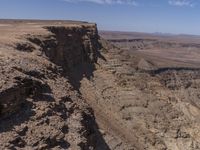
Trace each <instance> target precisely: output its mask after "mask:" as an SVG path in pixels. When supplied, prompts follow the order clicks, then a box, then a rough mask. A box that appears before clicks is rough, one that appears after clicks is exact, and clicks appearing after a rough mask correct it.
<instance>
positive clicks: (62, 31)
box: [28, 27, 110, 150]
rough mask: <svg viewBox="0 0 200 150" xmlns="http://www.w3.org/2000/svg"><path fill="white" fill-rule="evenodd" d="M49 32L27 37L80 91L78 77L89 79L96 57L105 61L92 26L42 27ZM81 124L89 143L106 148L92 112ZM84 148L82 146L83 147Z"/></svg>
mask: <svg viewBox="0 0 200 150" xmlns="http://www.w3.org/2000/svg"><path fill="white" fill-rule="evenodd" d="M45 29H47V30H48V31H49V32H51V34H50V35H49V36H47V37H41V36H34V37H28V40H29V41H30V42H31V43H33V44H36V45H37V46H39V47H40V51H41V53H42V55H45V57H48V59H49V60H50V61H51V62H53V63H54V64H56V65H57V66H60V67H61V68H62V71H61V72H58V73H59V74H60V73H61V74H62V75H63V76H65V77H66V78H67V79H69V82H70V84H71V85H72V86H73V88H74V90H76V91H78V92H79V94H80V95H81V93H80V90H79V89H80V85H81V83H80V82H81V80H82V79H83V78H87V79H89V80H90V79H92V77H93V76H94V75H93V72H94V71H95V63H97V60H98V59H103V60H104V61H106V59H105V57H104V56H103V55H101V53H100V49H101V48H102V45H101V43H100V42H99V35H98V32H97V29H96V28H88V27H81V28H77V27H71V28H65V27H45ZM83 124H85V126H86V127H87V130H88V132H89V133H86V134H88V135H86V137H89V139H88V140H89V143H90V145H92V146H93V147H94V148H95V149H102V150H109V149H110V148H109V146H108V145H107V144H106V142H105V140H104V138H103V135H102V134H101V133H100V132H99V127H98V125H97V123H96V121H95V119H94V116H89V115H88V116H87V115H84V122H83ZM83 149H85V148H83Z"/></svg>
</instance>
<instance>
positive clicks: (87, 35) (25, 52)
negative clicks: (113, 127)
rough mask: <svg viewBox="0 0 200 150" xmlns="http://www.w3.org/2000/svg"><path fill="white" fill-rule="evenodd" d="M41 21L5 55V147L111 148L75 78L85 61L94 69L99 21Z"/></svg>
mask: <svg viewBox="0 0 200 150" xmlns="http://www.w3.org/2000/svg"><path fill="white" fill-rule="evenodd" d="M21 26H22V24H20V25H19V28H20V27H21ZM30 26H31V25H30ZM38 26H39V27H37V29H36V31H34V30H32V28H30V29H31V30H30V31H28V29H29V25H27V26H26V27H27V28H26V27H25V28H23V30H24V31H25V30H26V32H24V34H23V35H20V37H19V39H20V41H14V42H13V43H10V44H9V46H8V47H6V46H5V47H6V48H7V51H6V52H5V53H4V51H1V54H0V55H1V56H2V55H4V57H2V60H3V61H2V62H1V61H0V67H1V72H2V74H0V77H1V79H2V81H3V82H1V85H0V87H1V89H0V139H1V141H0V149H40V150H42V149H77V150H78V149H94V148H95V147H98V146H97V145H98V144H99V143H100V144H101V145H103V146H104V147H106V143H105V142H104V139H103V138H102V135H101V133H100V132H99V128H98V125H97V124H96V121H95V118H94V115H93V111H92V109H90V107H89V105H88V104H87V103H86V101H85V99H84V98H83V97H82V96H81V94H80V93H79V91H77V90H76V88H75V87H74V84H72V83H74V81H72V80H73V78H72V77H71V76H72V72H74V70H77V67H78V66H80V65H84V64H85V65H86V66H87V67H89V68H86V69H90V71H93V69H94V65H95V63H96V62H97V59H98V55H99V49H100V48H101V45H100V43H99V36H98V32H97V27H96V25H95V24H86V23H83V24H79V23H78V24H77V25H74V24H73V25H68V24H67V23H66V24H65V23H63V25H59V26H58V25H52V26H48V25H46V24H45V25H40V24H39V25H38ZM10 30H11V29H10ZM38 30H39V31H38ZM13 38H14V39H15V37H13ZM5 45H6V44H5ZM1 56H0V57H1ZM83 70H85V69H83ZM78 72H79V74H81V73H82V72H80V71H79V70H78ZM84 73H87V70H85V71H84ZM81 77H83V75H81ZM79 80H81V79H79Z"/></svg>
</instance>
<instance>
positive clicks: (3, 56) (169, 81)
mask: <svg viewBox="0 0 200 150" xmlns="http://www.w3.org/2000/svg"><path fill="white" fill-rule="evenodd" d="M0 24H1V21H0ZM2 24H3V25H1V26H0V33H1V34H0V35H4V36H0V79H1V80H0V149H25V150H26V149H35V150H43V149H71V150H79V149H80V150H90V149H91V150H92V149H95V150H109V149H112V150H133V149H134V150H145V149H148V150H167V149H169V150H182V149H186V150H198V149H200V140H199V139H200V137H199V134H198V133H199V131H200V128H199V120H200V117H199V116H200V109H199V108H200V103H199V98H200V96H199V95H200V93H199V88H200V86H199V83H200V70H199V69H198V68H197V67H196V68H191V67H190V66H189V65H188V66H187V67H183V66H180V67H167V66H165V67H161V66H159V65H157V64H156V63H155V61H152V59H150V58H151V57H144V56H145V55H139V54H138V53H136V52H135V51H134V52H135V53H133V52H131V51H129V50H127V49H120V48H117V47H116V46H117V44H116V46H114V45H112V44H110V43H109V42H107V41H105V40H102V39H99V36H98V32H97V28H96V25H95V24H89V23H83V22H62V21H61V22H59V21H56V22H52V21H51V22H41V21H16V22H12V21H8V22H6V23H5V22H3V23H2ZM119 42H120V43H121V42H123V40H122V41H119ZM130 42H131V43H132V42H133V43H132V44H133V45H135V46H136V47H137V49H138V45H140V44H141V43H143V42H144V41H140V40H139V41H138V40H136V41H130ZM147 42H149V41H147ZM151 42H152V40H151V41H150V43H151ZM114 43H115V42H114ZM151 44H152V43H151ZM159 44H160V43H156V44H155V45H154V44H153V46H155V47H156V48H158V47H159V46H158V45H159ZM161 44H163V43H161ZM165 46H166V47H167V49H168V48H169V49H170V48H174V46H173V47H170V46H169V45H168V43H167V45H165ZM179 46H180V45H179ZM182 46H183V47H185V46H184V45H182ZM143 48H144V49H145V47H143ZM143 48H142V49H143ZM149 48H150V47H149ZM160 48H164V47H162V46H161V47H160ZM196 48H198V47H195V49H196ZM167 49H165V50H167ZM165 61H167V60H165ZM165 61H164V62H165ZM173 62H175V60H174V61H173ZM185 63H187V62H184V64H185ZM179 64H180V63H177V64H176V65H179ZM169 66H170V63H169Z"/></svg>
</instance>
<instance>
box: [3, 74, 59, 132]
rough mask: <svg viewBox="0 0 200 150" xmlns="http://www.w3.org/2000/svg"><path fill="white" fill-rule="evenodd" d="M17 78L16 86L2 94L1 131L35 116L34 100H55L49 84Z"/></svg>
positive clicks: (10, 128)
mask: <svg viewBox="0 0 200 150" xmlns="http://www.w3.org/2000/svg"><path fill="white" fill-rule="evenodd" d="M15 80H16V84H17V85H16V86H14V87H12V88H10V89H7V90H5V91H3V92H1V94H0V104H1V105H0V107H1V108H0V117H1V118H0V133H1V132H6V131H10V130H12V129H13V128H14V127H15V126H17V125H20V124H22V123H24V122H26V121H28V120H29V119H30V118H31V117H32V116H34V115H35V114H36V113H35V111H33V107H34V104H33V102H34V101H55V100H54V98H53V97H51V96H50V95H51V93H52V91H51V88H50V87H49V85H47V84H44V83H42V82H40V81H37V80H33V79H31V78H22V77H16V78H15ZM16 112H17V113H16Z"/></svg>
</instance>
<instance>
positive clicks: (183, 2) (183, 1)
mask: <svg viewBox="0 0 200 150" xmlns="http://www.w3.org/2000/svg"><path fill="white" fill-rule="evenodd" d="M168 2H169V4H170V5H173V6H179V7H183V6H187V7H194V2H193V0H169V1H168Z"/></svg>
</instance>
